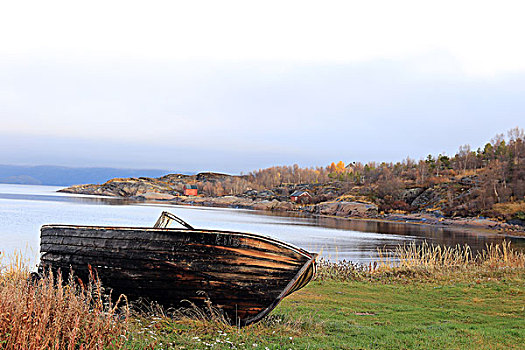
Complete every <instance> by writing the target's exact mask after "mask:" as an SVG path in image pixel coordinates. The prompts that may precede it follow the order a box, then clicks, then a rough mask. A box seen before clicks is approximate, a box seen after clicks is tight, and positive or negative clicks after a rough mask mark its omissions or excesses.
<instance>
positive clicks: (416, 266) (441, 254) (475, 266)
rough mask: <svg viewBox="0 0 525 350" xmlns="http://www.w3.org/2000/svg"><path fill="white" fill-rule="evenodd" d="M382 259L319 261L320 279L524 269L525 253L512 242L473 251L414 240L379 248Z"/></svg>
mask: <svg viewBox="0 0 525 350" xmlns="http://www.w3.org/2000/svg"><path fill="white" fill-rule="evenodd" d="M379 256H380V261H379V262H378V263H374V264H368V265H363V264H355V263H352V262H347V261H339V262H330V261H326V260H321V261H319V263H318V267H319V268H318V273H317V275H316V277H315V278H316V279H317V280H321V281H323V280H340V281H348V280H356V281H359V280H363V279H370V278H382V277H396V276H407V275H415V274H417V275H423V276H427V277H436V276H439V275H446V274H450V273H453V272H461V273H464V272H472V271H476V272H479V271H482V272H487V273H490V272H496V271H500V270H503V269H505V270H510V269H514V270H520V271H523V270H524V269H525V253H524V252H520V251H515V250H513V249H512V247H511V243H510V242H507V241H503V242H502V243H501V244H490V245H487V246H486V247H485V249H484V250H482V251H480V252H478V253H477V254H473V253H472V250H471V249H470V247H469V246H468V245H457V246H455V247H445V246H439V245H430V244H427V243H426V242H425V243H423V244H421V245H416V244H415V243H412V244H408V245H400V246H398V247H397V248H396V249H395V250H394V251H387V250H379Z"/></svg>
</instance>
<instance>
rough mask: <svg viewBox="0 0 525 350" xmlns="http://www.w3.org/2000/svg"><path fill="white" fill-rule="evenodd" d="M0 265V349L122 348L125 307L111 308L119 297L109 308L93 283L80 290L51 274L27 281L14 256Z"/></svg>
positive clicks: (25, 271) (25, 270) (71, 281)
mask: <svg viewBox="0 0 525 350" xmlns="http://www.w3.org/2000/svg"><path fill="white" fill-rule="evenodd" d="M1 262H2V261H1V260H0V348H2V349H28V350H31V349H118V348H122V346H123V344H124V341H125V337H126V324H127V321H126V319H125V317H126V316H127V315H126V313H127V307H126V306H124V307H121V308H117V305H119V303H120V302H121V301H123V300H122V299H119V301H118V302H117V304H112V303H111V300H110V298H109V297H104V295H103V290H102V287H101V285H100V282H99V281H97V280H95V279H92V280H91V281H90V283H88V284H87V285H83V286H80V285H79V284H77V283H76V282H75V281H74V279H73V277H72V276H69V278H68V280H67V282H64V281H63V279H62V275H61V274H58V275H55V274H53V273H52V272H51V271H47V272H46V273H45V274H44V276H40V278H38V279H33V280H32V279H31V278H30V273H29V269H28V268H27V267H26V266H24V262H23V259H22V258H21V256H20V255H17V256H15V257H14V258H13V259H11V260H10V262H9V263H7V264H6V265H2V264H1ZM124 304H126V303H125V300H124ZM123 317H124V319H123V320H122V319H119V318H123Z"/></svg>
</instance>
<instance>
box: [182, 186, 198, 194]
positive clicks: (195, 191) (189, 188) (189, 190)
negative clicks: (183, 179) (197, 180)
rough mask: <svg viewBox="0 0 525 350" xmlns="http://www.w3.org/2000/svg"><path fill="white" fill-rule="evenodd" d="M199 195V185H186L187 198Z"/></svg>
mask: <svg viewBox="0 0 525 350" xmlns="http://www.w3.org/2000/svg"><path fill="white" fill-rule="evenodd" d="M198 194H199V190H198V189H197V185H186V188H184V195H185V196H196V195H198Z"/></svg>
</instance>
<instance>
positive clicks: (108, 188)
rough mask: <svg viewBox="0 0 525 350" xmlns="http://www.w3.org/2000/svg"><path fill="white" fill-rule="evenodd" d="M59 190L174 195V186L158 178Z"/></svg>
mask: <svg viewBox="0 0 525 350" xmlns="http://www.w3.org/2000/svg"><path fill="white" fill-rule="evenodd" d="M59 192H67V193H79V194H90V195H99V196H112V197H125V198H129V197H139V196H144V195H146V194H147V193H149V194H150V195H149V196H151V194H152V193H158V194H168V195H172V196H173V195H174V193H173V188H172V187H171V186H169V185H168V184H165V183H162V182H160V181H158V180H157V179H149V178H138V179H135V178H130V179H113V180H110V181H108V182H106V183H104V184H102V185H78V186H71V187H68V188H64V189H62V190H60V191H59Z"/></svg>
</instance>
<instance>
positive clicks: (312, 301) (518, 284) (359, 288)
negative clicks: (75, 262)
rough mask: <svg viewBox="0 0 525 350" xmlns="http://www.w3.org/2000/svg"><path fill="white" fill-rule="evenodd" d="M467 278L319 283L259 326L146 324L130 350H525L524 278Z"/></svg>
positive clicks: (135, 330)
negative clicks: (148, 349) (170, 349)
mask: <svg viewBox="0 0 525 350" xmlns="http://www.w3.org/2000/svg"><path fill="white" fill-rule="evenodd" d="M468 275H469V276H463V275H462V274H461V273H460V272H458V273H457V274H454V275H453V276H452V275H451V276H448V277H447V278H441V279H440V280H439V281H435V280H425V279H423V280H415V281H410V282H408V281H407V280H404V279H391V280H387V281H349V282H340V281H315V282H312V283H310V284H309V285H308V286H307V287H306V288H304V289H303V290H301V291H299V292H297V293H294V294H293V295H292V296H290V297H288V298H286V299H285V300H284V301H283V302H282V303H281V304H280V305H279V307H278V308H277V309H276V310H274V311H273V312H272V314H271V316H270V317H269V318H267V319H266V320H264V321H263V322H261V323H259V324H256V325H253V326H250V327H246V328H243V329H240V330H239V329H236V328H233V327H229V326H226V325H224V324H221V323H218V322H210V321H198V320H184V319H183V320H178V321H174V320H173V319H169V318H162V317H160V318H158V319H152V318H151V317H146V318H143V319H142V320H141V321H140V322H141V323H140V324H139V323H137V322H135V323H134V325H133V326H132V327H131V329H130V333H128V342H127V344H126V347H128V348H133V349H142V348H148V346H149V347H150V348H152V349H167V348H173V349H207V348H208V349H210V348H213V349H233V348H237V349H265V348H268V349H519V348H521V349H523V348H525V345H524V344H525V276H524V274H523V270H521V272H517V273H500V274H499V275H498V274H493V275H492V276H491V277H488V276H476V275H472V274H468ZM152 321H153V322H154V323H151V322H152ZM139 332H142V333H139ZM161 344H162V345H161Z"/></svg>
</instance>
